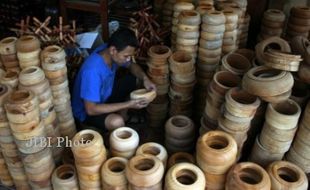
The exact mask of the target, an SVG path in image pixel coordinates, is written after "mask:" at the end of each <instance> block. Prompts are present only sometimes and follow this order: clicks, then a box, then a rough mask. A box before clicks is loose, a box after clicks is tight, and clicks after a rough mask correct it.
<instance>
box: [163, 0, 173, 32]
mask: <svg viewBox="0 0 310 190" xmlns="http://www.w3.org/2000/svg"><path fill="white" fill-rule="evenodd" d="M175 3H176V1H175V0H168V1H165V3H164V5H163V10H162V24H163V25H164V26H166V27H170V26H171V25H172V15H173V7H174V4H175Z"/></svg>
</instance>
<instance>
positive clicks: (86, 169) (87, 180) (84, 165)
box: [71, 129, 107, 190]
mask: <svg viewBox="0 0 310 190" xmlns="http://www.w3.org/2000/svg"><path fill="white" fill-rule="evenodd" d="M71 142H72V147H71V149H72V152H73V155H74V159H75V167H76V170H77V173H78V178H79V184H80V189H81V190H86V189H101V180H100V178H101V177H100V176H101V173H100V168H101V166H102V164H103V162H104V161H105V160H106V159H107V153H106V149H105V147H104V144H103V143H104V142H103V139H102V137H101V135H100V134H99V133H98V132H96V131H93V130H89V129H86V130H82V131H80V132H78V133H77V134H76V135H75V136H74V137H73V139H72V141H71Z"/></svg>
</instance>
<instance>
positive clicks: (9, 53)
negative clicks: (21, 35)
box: [0, 37, 19, 71]
mask: <svg viewBox="0 0 310 190" xmlns="http://www.w3.org/2000/svg"><path fill="white" fill-rule="evenodd" d="M16 41H17V38H16V37H7V38H4V39H2V40H1V41H0V59H1V62H2V65H3V66H4V68H5V70H7V71H8V70H13V71H19V63H18V58H17V50H16Z"/></svg>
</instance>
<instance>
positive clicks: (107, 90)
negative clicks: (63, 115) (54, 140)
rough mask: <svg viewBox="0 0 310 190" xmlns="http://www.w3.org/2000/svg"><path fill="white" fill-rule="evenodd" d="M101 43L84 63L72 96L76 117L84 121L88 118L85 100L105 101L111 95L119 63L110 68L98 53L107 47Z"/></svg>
mask: <svg viewBox="0 0 310 190" xmlns="http://www.w3.org/2000/svg"><path fill="white" fill-rule="evenodd" d="M106 48H107V45H106V44H104V45H101V46H99V47H98V48H96V49H95V50H94V52H92V53H91V54H90V55H89V57H88V58H87V59H86V60H85V62H84V63H83V64H82V66H81V68H80V71H79V72H78V74H77V77H76V79H75V83H74V88H73V97H72V109H73V114H74V117H76V118H77V119H78V120H80V121H81V122H83V121H84V120H85V119H86V115H87V114H86V111H85V106H84V101H83V100H87V101H90V102H94V103H104V102H105V101H106V100H107V99H108V98H109V97H110V95H111V93H112V88H113V83H114V78H115V72H116V69H117V65H116V64H115V63H112V67H111V68H110V67H109V66H108V65H107V64H106V62H105V60H104V59H103V57H102V56H101V55H99V54H98V53H99V52H101V51H102V50H104V49H106Z"/></svg>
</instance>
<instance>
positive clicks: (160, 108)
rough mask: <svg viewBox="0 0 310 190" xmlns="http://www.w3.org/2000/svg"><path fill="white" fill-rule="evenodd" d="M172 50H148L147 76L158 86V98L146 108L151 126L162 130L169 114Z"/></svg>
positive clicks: (155, 47)
mask: <svg viewBox="0 0 310 190" xmlns="http://www.w3.org/2000/svg"><path fill="white" fill-rule="evenodd" d="M170 55H171V50H170V48H169V47H167V46H163V45H155V46H152V47H151V48H150V49H149V50H148V56H149V59H148V62H147V66H148V70H147V75H148V76H149V77H150V79H151V80H152V82H153V83H154V84H155V85H156V89H157V91H156V94H157V96H156V98H155V99H154V101H153V102H151V103H150V104H149V105H148V107H147V108H146V111H147V116H148V121H149V126H150V127H156V128H160V127H161V126H163V124H164V123H165V121H166V117H167V113H168V105H169V99H168V91H169V84H170V82H169V64H168V57H170Z"/></svg>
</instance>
